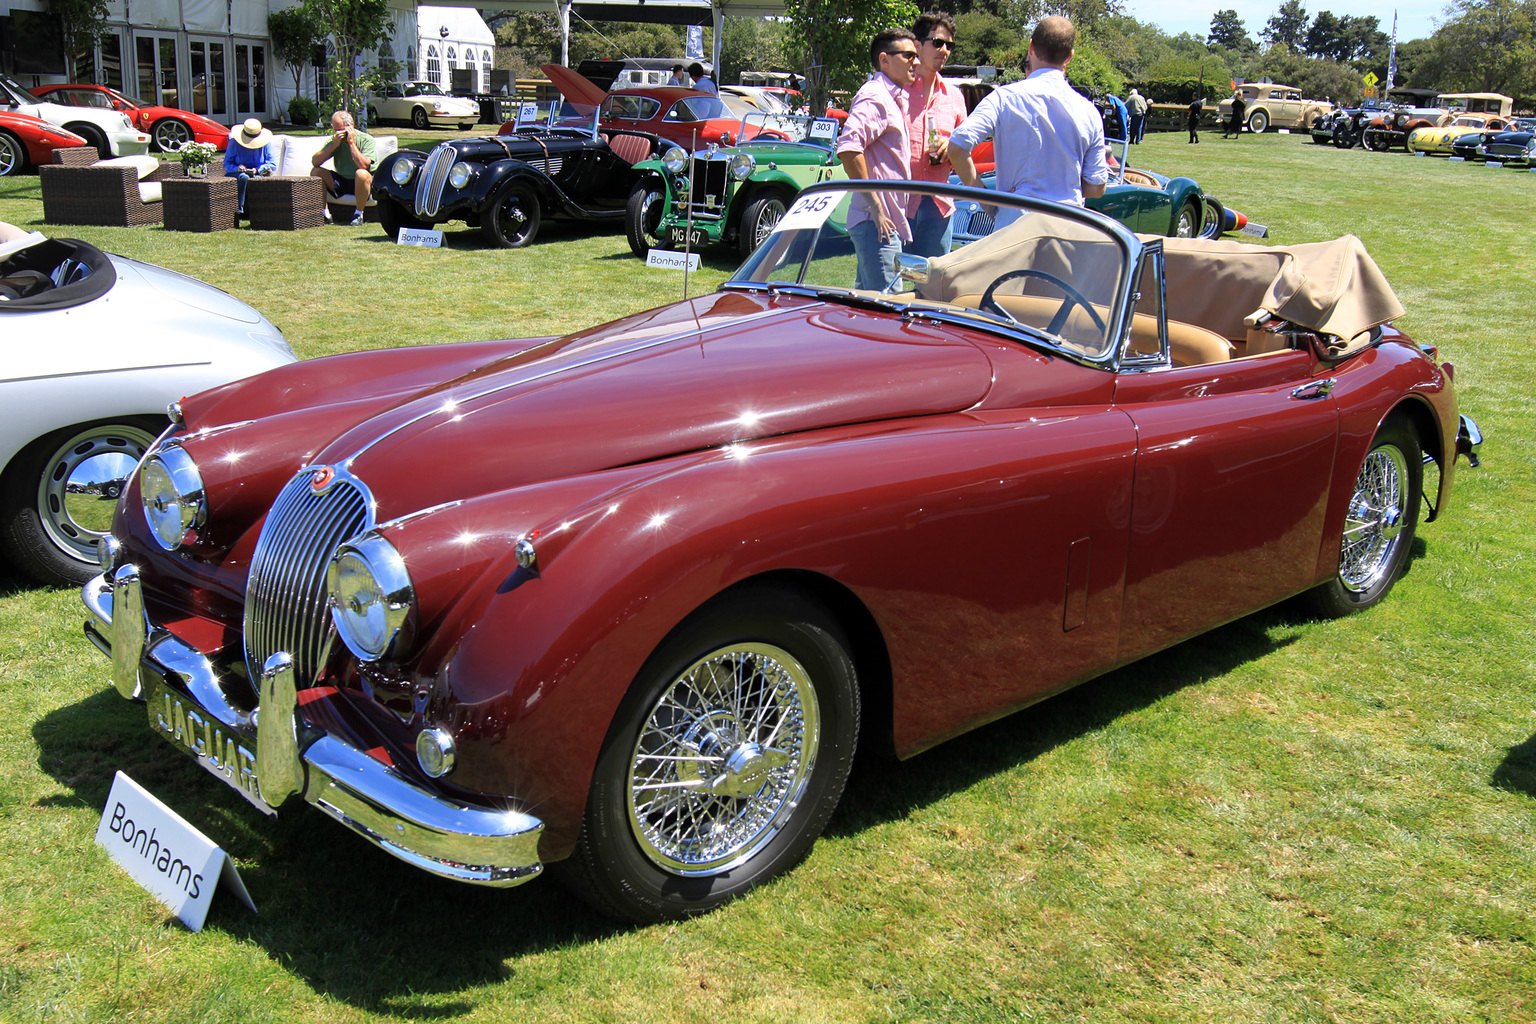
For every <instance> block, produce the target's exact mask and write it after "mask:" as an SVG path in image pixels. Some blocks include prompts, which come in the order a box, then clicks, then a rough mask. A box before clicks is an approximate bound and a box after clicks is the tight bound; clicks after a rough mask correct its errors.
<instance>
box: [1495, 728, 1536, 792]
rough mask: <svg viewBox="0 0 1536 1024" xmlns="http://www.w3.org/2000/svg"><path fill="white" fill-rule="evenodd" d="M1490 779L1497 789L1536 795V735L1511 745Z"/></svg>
mask: <svg viewBox="0 0 1536 1024" xmlns="http://www.w3.org/2000/svg"><path fill="white" fill-rule="evenodd" d="M1490 781H1491V782H1492V783H1493V787H1494V788H1495V789H1503V790H1508V791H1509V792H1511V793H1524V794H1525V795H1526V796H1531V797H1536V736H1532V737H1531V738H1530V739H1528V740H1526V741H1525V742H1524V743H1521V744H1518V745H1516V746H1513V747H1510V748H1509V753H1507V754H1505V755H1504V760H1502V761H1500V762H1499V766H1498V767H1497V768H1495V769H1494V770H1493V778H1492V779H1491V780H1490Z"/></svg>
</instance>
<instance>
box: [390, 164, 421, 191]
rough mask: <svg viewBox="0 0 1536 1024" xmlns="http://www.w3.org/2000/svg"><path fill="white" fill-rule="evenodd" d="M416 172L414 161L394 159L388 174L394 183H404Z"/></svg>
mask: <svg viewBox="0 0 1536 1024" xmlns="http://www.w3.org/2000/svg"><path fill="white" fill-rule="evenodd" d="M415 173H416V161H414V160H396V161H395V163H394V166H392V167H391V168H390V169H389V176H390V178H391V179H392V180H393V181H394V183H395V184H396V185H404V184H405V183H406V182H408V181H410V180H411V177H412V176H413V175H414V174H415Z"/></svg>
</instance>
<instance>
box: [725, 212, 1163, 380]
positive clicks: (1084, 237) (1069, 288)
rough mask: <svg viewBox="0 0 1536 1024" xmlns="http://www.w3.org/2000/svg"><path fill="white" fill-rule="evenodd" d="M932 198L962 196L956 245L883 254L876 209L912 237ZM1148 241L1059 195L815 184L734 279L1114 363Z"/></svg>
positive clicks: (731, 282) (889, 250) (956, 217)
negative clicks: (911, 223) (970, 327)
mask: <svg viewBox="0 0 1536 1024" xmlns="http://www.w3.org/2000/svg"><path fill="white" fill-rule="evenodd" d="M925 196H932V197H934V198H935V199H937V200H942V201H944V202H945V204H946V205H949V204H950V203H953V204H954V205H953V209H954V214H953V216H952V218H951V223H952V226H953V229H954V236H953V240H952V242H951V243H950V245H949V247H948V249H947V251H946V250H944V249H943V247H942V246H939V247H937V248H938V249H939V250H940V251H938V252H937V253H935V254H934V255H931V256H924V257H917V256H915V255H906V256H898V250H897V249H895V248H885V249H884V251H882V247H881V246H880V244H879V242H878V240H877V237H878V232H877V230H876V228H875V222H874V221H873V220H872V219H871V214H870V211H872V210H875V209H879V210H883V211H885V213H886V215H887V216H888V217H889V218H890V219H891V220H892V221H893V222H896V223H898V224H900V225H902V229H901V233H902V234H904V235H905V234H910V230H909V229H906V228H905V225H906V218H905V212H906V210H908V209H909V208H911V209H915V208H916V207H917V206H918V202H919V201H920V200H922V199H923V198H924V197H925ZM915 245H916V247H917V248H922V243H921V241H919V242H918V243H915ZM1140 249H1141V245H1140V243H1139V242H1137V240H1136V238H1135V236H1133V235H1131V234H1130V233H1128V232H1126V231H1125V230H1124V229H1122V228H1121V227H1120V226H1119V225H1117V224H1115V223H1113V222H1111V221H1109V220H1107V219H1105V218H1103V217H1100V216H1099V215H1097V214H1095V213H1092V212H1088V211H1084V210H1081V209H1076V208H1073V207H1064V206H1058V205H1056V204H1053V203H1045V202H1038V201H1034V200H1025V199H1020V198H1017V197H1015V196H1011V195H1006V194H999V193H995V192H992V193H982V192H979V191H977V190H972V189H963V188H959V187H955V186H942V185H936V186H920V185H916V184H913V183H906V184H904V185H903V187H902V189H901V190H900V191H897V190H896V189H895V188H894V187H892V188H880V187H851V186H848V185H841V184H840V185H837V186H817V187H815V188H812V189H808V190H807V191H805V192H802V193H801V194H800V196H799V198H797V199H796V200H795V202H794V204H793V205H791V206H790V208H789V210H788V211H787V212H786V213H785V214H784V217H783V218H782V219H781V220H780V221H779V222H778V224H777V226H776V227H775V228H774V230H773V232H772V233H771V234H770V235H769V236H768V238H767V240H766V241H764V242H763V244H762V245H761V246H760V247H759V248H758V249H757V251H756V252H755V253H753V254H752V256H750V257H749V258H748V259H747V262H746V263H744V264H743V265H742V267H741V269H739V270H738V271H737V272H736V273H735V275H733V276H732V277H731V278H730V280H729V281H728V282H727V286H728V287H741V288H767V289H770V290H774V291H785V292H789V293H792V294H808V295H814V296H815V297H817V298H821V299H825V300H828V301H844V302H848V303H849V304H851V305H856V306H871V305H877V306H882V307H888V308H891V309H897V310H902V311H904V312H923V313H926V314H931V315H937V316H942V317H945V318H949V317H953V318H955V319H957V320H965V321H968V322H970V323H972V324H974V325H976V326H980V327H984V328H986V329H989V330H1000V331H1004V332H1007V333H1009V334H1011V335H1014V336H1021V337H1024V338H1026V339H1027V340H1030V341H1033V342H1038V343H1043V344H1045V345H1048V346H1050V347H1052V348H1055V349H1059V350H1062V351H1064V352H1067V353H1069V354H1071V355H1073V356H1075V357H1078V358H1083V359H1088V360H1093V361H1106V360H1108V359H1109V358H1110V357H1112V356H1113V355H1114V351H1115V348H1116V343H1117V340H1118V339H1119V338H1120V337H1122V335H1123V332H1122V331H1120V330H1118V329H1117V328H1116V327H1115V325H1116V324H1117V323H1119V322H1120V321H1121V320H1122V319H1123V317H1124V314H1125V311H1126V307H1127V306H1128V304H1129V290H1130V275H1131V268H1132V267H1133V266H1134V265H1135V261H1136V259H1137V258H1138V257H1139V254H1140ZM930 251H932V250H930Z"/></svg>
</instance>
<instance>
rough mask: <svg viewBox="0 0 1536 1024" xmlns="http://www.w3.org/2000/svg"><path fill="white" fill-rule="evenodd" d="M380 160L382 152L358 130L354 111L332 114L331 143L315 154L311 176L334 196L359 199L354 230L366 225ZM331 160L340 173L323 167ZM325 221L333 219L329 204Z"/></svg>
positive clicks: (364, 133) (365, 134)
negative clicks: (318, 180) (369, 194)
mask: <svg viewBox="0 0 1536 1024" xmlns="http://www.w3.org/2000/svg"><path fill="white" fill-rule="evenodd" d="M378 158H379V149H378V146H377V145H376V144H375V143H374V141H373V136H372V135H369V134H368V133H367V132H360V131H358V130H357V126H356V125H355V124H353V123H352V112H351V111H349V110H338V111H336V113H334V114H332V115H331V141H330V142H328V143H326V145H325V148H324V149H322V150H320V152H318V153H316V154H315V155H314V158H313V160H312V161H311V162H312V163H313V164H314V170H312V171H310V172H309V173H310V175H311V176H312V177H316V178H319V179H320V180H321V181H323V182H325V190H326V191H327V192H329V193H330V194H331V195H333V196H344V195H348V194H350V195H352V196H354V197H356V199H357V213H356V214H354V215H353V217H352V226H353V227H356V226H357V225H359V224H361V223H362V222H363V213H364V212H365V211H366V210H367V209H368V193H369V192H370V191H371V190H372V189H373V173H372V171H371V168H372V167H373V163H374V161H375V160H377V159H378ZM327 160H330V161H331V163H332V164H333V165H334V166H335V167H336V170H334V171H331V170H328V169H326V168H324V167H321V166H320V165H321V164H323V163H325V162H326V161H327ZM325 219H326V220H330V219H331V208H330V206H329V205H327V206H326V208H325Z"/></svg>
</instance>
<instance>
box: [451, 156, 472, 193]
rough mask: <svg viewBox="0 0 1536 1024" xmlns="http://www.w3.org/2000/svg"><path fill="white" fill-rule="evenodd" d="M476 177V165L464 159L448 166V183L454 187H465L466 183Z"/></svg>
mask: <svg viewBox="0 0 1536 1024" xmlns="http://www.w3.org/2000/svg"><path fill="white" fill-rule="evenodd" d="M474 177H475V168H474V165H473V164H468V163H465V162H464V161H463V160H460V161H459V162H458V163H456V164H454V165H453V166H452V167H450V168H448V184H449V185H450V186H452V187H453V188H463V187H464V186H465V185H468V184H469V183H470V181H472V180H473V179H474Z"/></svg>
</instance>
